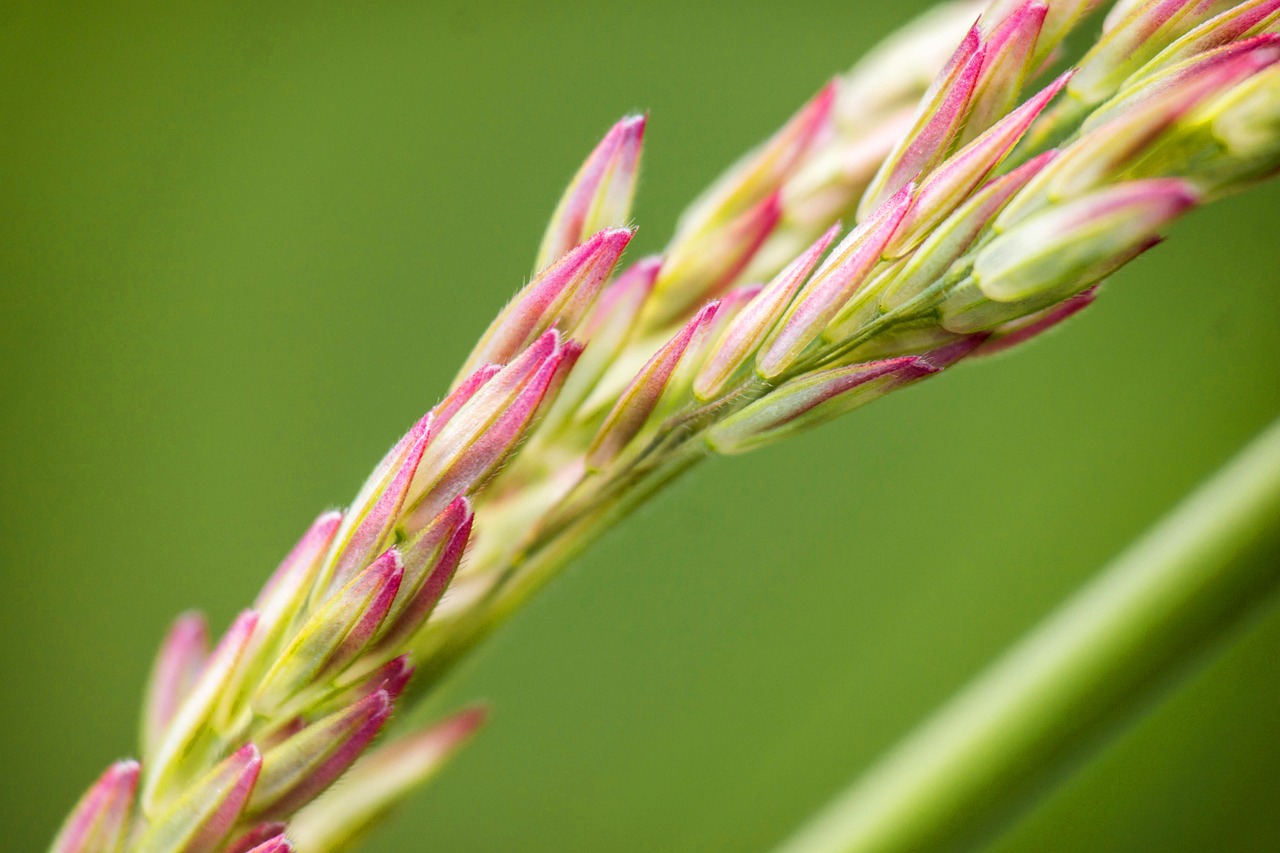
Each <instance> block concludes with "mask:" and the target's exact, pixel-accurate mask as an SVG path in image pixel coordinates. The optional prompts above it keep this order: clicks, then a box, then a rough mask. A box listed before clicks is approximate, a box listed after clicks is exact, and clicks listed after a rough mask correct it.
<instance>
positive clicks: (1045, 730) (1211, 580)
mask: <svg viewBox="0 0 1280 853" xmlns="http://www.w3.org/2000/svg"><path fill="white" fill-rule="evenodd" d="M1278 580H1280V421H1277V422H1276V423H1273V424H1272V425H1271V426H1270V427H1269V428H1268V429H1267V430H1266V431H1265V432H1264V433H1263V434H1262V435H1261V436H1259V437H1258V438H1257V439H1255V440H1254V442H1253V443H1252V444H1251V445H1250V446H1249V447H1247V448H1246V449H1245V450H1244V451H1242V452H1241V453H1240V454H1239V455H1238V456H1237V457H1236V458H1235V459H1234V460H1232V461H1231V462H1230V463H1228V465H1227V466H1226V467H1225V468H1223V469H1222V470H1221V471H1219V472H1218V473H1217V474H1216V475H1215V476H1214V477H1213V478H1212V479H1211V480H1210V481H1209V482H1208V483H1207V484H1205V485H1203V486H1202V487H1201V488H1200V489H1199V490H1198V491H1196V492H1195V493H1194V494H1193V495H1191V496H1190V497H1189V498H1187V499H1186V500H1185V501H1184V502H1183V503H1182V504H1181V505H1180V506H1179V507H1178V508H1177V509H1175V510H1174V511H1173V512H1172V513H1171V514H1170V515H1168V516H1166V517H1165V518H1164V519H1163V520H1162V521H1161V522H1160V523H1159V524H1158V525H1157V526H1156V527H1155V528H1154V529H1153V530H1151V531H1150V532H1149V533H1148V534H1147V535H1146V536H1145V537H1143V538H1142V539H1140V540H1139V541H1138V542H1137V543H1136V544H1135V545H1133V546H1132V547H1131V548H1130V549H1129V550H1128V551H1127V552H1125V553H1123V554H1121V555H1120V556H1119V557H1118V558H1116V560H1115V561H1114V562H1113V563H1112V564H1111V565H1110V566H1109V567H1108V568H1107V569H1105V570H1104V571H1103V572H1102V574H1101V575H1100V576H1099V577H1097V578H1096V579H1095V580H1094V581H1093V582H1091V583H1090V584H1088V585H1087V586H1086V587H1085V588H1084V589H1083V590H1081V591H1080V592H1079V593H1078V594H1077V595H1076V596H1075V597H1074V598H1073V599H1071V600H1070V601H1068V602H1067V603H1066V604H1064V605H1063V606H1061V607H1060V608H1059V609H1058V610H1057V611H1056V612H1055V613H1053V614H1051V615H1050V616H1049V617H1048V618H1047V619H1045V620H1044V621H1043V622H1042V623H1041V624H1040V625H1039V626H1037V627H1036V628H1035V629H1033V630H1032V631H1031V633H1030V634H1028V635H1027V636H1026V637H1024V638H1023V639H1022V640H1021V641H1020V642H1019V643H1018V644H1017V645H1016V646H1014V647H1013V648H1012V649H1011V650H1010V651H1009V652H1008V653H1006V654H1005V655H1004V657H1002V658H1001V659H1000V660H998V661H996V662H995V663H994V664H993V665H991V666H990V667H989V668H988V669H987V670H986V671H985V672H984V673H982V674H981V675H979V676H978V677H977V678H976V679H975V680H974V681H973V682H971V683H970V684H969V685H968V686H967V687H966V688H964V689H963V690H962V691H961V692H960V693H959V694H958V695H957V696H956V697H955V698H953V699H952V700H951V702H950V703H949V704H947V705H946V706H944V707H943V708H942V709H941V710H939V711H938V712H937V713H936V714H935V715H934V716H933V717H932V718H931V719H929V720H928V721H926V722H925V723H924V724H923V725H921V726H920V727H919V728H918V729H917V730H916V731H915V732H913V733H912V734H910V735H909V736H908V737H907V738H906V739H905V740H904V741H902V742H901V743H899V745H898V746H896V747H895V748H894V749H893V750H892V751H891V752H890V753H889V754H888V755H887V756H886V757H885V758H884V759H883V760H882V761H881V762H880V763H879V764H878V765H876V766H875V767H873V768H872V769H871V770H869V771H868V772H867V773H865V774H864V775H863V776H862V777H861V778H860V779H858V780H857V781H856V782H855V783H854V784H853V785H852V786H851V787H850V788H848V789H847V790H846V791H844V792H843V793H841V794H840V795H838V796H837V797H836V798H835V799H834V800H833V801H832V802H831V803H830V804H829V805H828V806H827V807H826V808H825V809H824V810H823V811H822V812H821V813H819V814H818V815H817V817H815V818H814V819H813V820H811V821H810V822H809V823H808V825H806V826H805V827H803V828H802V829H801V830H800V831H799V832H798V833H797V834H796V835H794V836H793V837H792V838H791V839H789V840H788V841H786V842H785V843H784V844H783V845H782V847H781V848H779V851H778V853H837V852H838V853H871V851H875V853H905V851H913V853H919V851H926V850H939V849H954V848H955V847H957V846H969V845H972V844H975V843H977V842H979V841H981V840H982V839H983V838H985V837H987V836H988V835H989V834H990V833H991V832H992V831H993V830H995V829H996V828H998V825H999V824H1000V823H1002V822H1006V821H1008V820H1009V819H1011V818H1012V817H1014V816H1015V815H1016V812H1017V811H1018V809H1019V808H1020V807H1022V806H1025V805H1027V804H1029V803H1030V802H1031V801H1032V800H1033V799H1034V797H1035V795H1036V794H1037V793H1038V792H1042V791H1043V790H1044V789H1046V788H1047V787H1048V783H1051V782H1052V781H1054V779H1055V778H1058V777H1060V776H1061V775H1062V773H1063V771H1065V770H1069V769H1071V766H1072V761H1073V759H1078V758H1079V757H1080V756H1081V755H1082V754H1083V753H1085V752H1087V751H1089V750H1090V749H1097V748H1098V747H1100V746H1103V745H1105V742H1106V735H1107V734H1108V733H1114V732H1116V731H1117V730H1118V728H1119V725H1120V724H1122V723H1123V722H1125V720H1126V718H1127V717H1129V716H1130V715H1132V713H1133V712H1134V711H1140V710H1141V709H1142V707H1143V706H1144V703H1148V702H1150V701H1151V700H1152V699H1153V694H1155V693H1157V689H1158V688H1159V687H1160V686H1161V685H1164V684H1167V683H1168V681H1169V679H1170V678H1171V677H1173V676H1176V675H1178V674H1181V673H1183V672H1184V671H1185V670H1186V668H1187V665H1188V664H1189V663H1191V662H1192V661H1194V660H1195V659H1196V658H1197V657H1198V656H1199V655H1200V654H1201V653H1202V652H1204V651H1205V650H1206V649H1208V648H1210V647H1212V646H1214V645H1215V644H1217V643H1220V642H1221V641H1223V640H1225V639H1226V638H1228V637H1229V636H1230V635H1231V634H1232V632H1233V631H1234V630H1235V629H1236V628H1238V627H1239V626H1240V625H1241V624H1242V623H1243V622H1244V621H1245V619H1246V617H1247V616H1248V615H1250V614H1251V613H1252V612H1254V611H1255V610H1256V609H1257V608H1258V606H1260V605H1262V604H1263V603H1264V602H1266V601H1267V599H1268V593H1270V592H1271V591H1272V590H1273V589H1274V587H1275V586H1276V582H1277V581H1278Z"/></svg>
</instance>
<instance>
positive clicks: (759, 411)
mask: <svg viewBox="0 0 1280 853" xmlns="http://www.w3.org/2000/svg"><path fill="white" fill-rule="evenodd" d="M1098 5H1100V4H1098V3H1097V2H1096V1H1095V0H1063V2H1057V0H1026V2H1016V0H995V2H992V3H991V4H989V5H988V6H986V7H985V8H984V7H982V6H981V5H975V4H972V3H958V4H952V5H948V6H946V7H943V8H941V9H940V10H938V11H936V12H935V13H933V14H931V15H929V16H927V17H926V18H925V19H923V20H922V21H921V22H919V23H917V24H915V25H913V26H911V27H909V28H908V29H907V30H906V31H904V32H903V33H902V34H900V35H899V36H897V37H895V38H894V39H893V40H891V41H890V42H889V43H888V44H887V45H886V46H885V47H884V48H882V49H881V50H880V51H877V52H876V53H875V54H873V55H872V56H871V57H869V58H868V59H867V60H866V61H864V62H863V63H862V64H860V65H858V66H857V67H855V68H854V69H853V70H852V71H851V72H849V73H848V74H845V75H841V76H838V77H836V78H835V79H834V80H832V81H831V82H830V83H828V84H827V85H826V86H824V87H823V88H821V89H820V90H819V92H818V93H817V94H816V95H815V96H814V97H813V98H812V99H811V100H810V101H809V102H808V103H807V104H805V105H804V106H802V107H801V108H800V110H799V111H798V112H797V113H796V114H795V115H794V117H793V118H791V120H790V121H788V122H787V123H786V124H785V125H784V126H783V127H782V128H781V129H780V130H778V131H777V132H776V133H775V134H774V135H773V136H772V137H771V138H770V139H768V140H766V141H765V142H764V143H763V144H762V145H760V146H759V147H758V148H756V149H754V150H753V151H751V152H749V153H748V154H747V155H745V156H744V157H743V158H742V159H741V160H740V161H739V162H738V163H736V164H735V165H733V166H732V167H731V168H729V169H728V170H727V171H726V172H725V173H724V174H723V175H722V176H721V177H720V178H719V179H718V180H716V181H715V182H714V183H713V184H712V186H711V187H710V188H709V189H707V190H706V191H704V192H703V193H702V194H701V195H699V196H698V197H697V198H696V200H695V201H694V202H693V203H692V205H691V206H690V207H689V208H688V210H687V211H686V212H685V213H684V214H683V216H682V217H681V218H680V220H679V222H678V225H677V227H676V231H675V234H674V236H673V237H672V238H671V240H670V242H669V243H668V245H667V248H666V250H665V251H664V252H663V253H661V255H659V256H655V257H651V258H642V259H639V260H633V259H631V258H624V255H625V253H626V251H627V248H628V246H629V244H630V241H631V239H632V237H633V235H634V233H635V231H634V228H633V227H632V224H631V202H632V198H633V196H634V194H635V190H636V186H637V179H638V173H639V164H640V161H641V154H642V147H643V141H644V136H645V134H646V124H647V119H646V117H644V116H629V117H626V118H623V119H622V120H621V121H619V122H618V124H616V125H615V126H614V127H613V128H612V129H610V130H609V131H608V132H607V133H606V135H605V136H604V138H603V139H602V140H601V142H600V143H599V144H598V145H597V147H596V148H595V149H594V150H593V151H592V152H591V153H590V154H589V156H588V157H587V160H586V161H585V162H584V164H583V165H582V167H581V168H580V169H579V170H578V172H577V174H576V175H575V176H574V177H573V179H572V181H571V182H570V184H569V186H568V188H567V189H566V190H565V193H564V195H563V196H562V198H561V199H560V201H559V204H558V205H557V206H556V208H555V212H554V214H553V216H552V218H551V222H550V224H549V226H548V228H547V230H546V233H545V235H544V236H543V240H542V244H541V247H540V249H539V251H538V254H537V257H536V258H535V259H534V262H533V269H534V274H533V276H532V278H531V279H530V280H529V281H528V283H527V284H526V285H525V286H524V287H523V288H522V289H520V290H519V292H518V293H517V294H516V296H515V297H514V298H513V299H512V300H511V302H510V303H509V304H508V305H507V306H506V307H505V308H503V309H502V310H501V312H500V313H499V314H498V316H497V318H496V319H495V320H494V321H493V323H492V324H491V325H490V326H489V327H488V328H487V329H486V330H484V331H483V332H482V333H481V334H480V337H479V340H478V343H477V344H476V345H475V347H474V349H473V350H472V352H471V354H470V356H469V357H468V358H467V359H466V361H465V363H464V364H463V365H462V367H461V369H460V371H459V373H458V374H457V376H458V378H457V379H456V381H455V383H454V385H453V387H452V388H451V389H448V390H447V393H445V394H444V395H443V397H442V398H441V402H440V403H439V404H438V405H437V406H435V407H434V408H433V409H431V410H430V411H428V412H426V413H424V414H423V415H422V417H421V418H420V419H419V420H418V421H417V422H416V423H414V424H413V425H412V426H411V427H410V428H409V429H408V431H407V432H406V433H405V435H404V437H403V439H402V440H401V441H400V442H398V443H397V444H396V445H395V447H393V448H392V449H391V451H390V452H388V454H387V455H386V456H385V457H384V458H383V460H382V461H381V463H380V464H379V465H378V466H377V467H376V468H375V470H374V472H373V474H372V475H371V476H370V477H369V479H368V480H367V481H366V482H365V484H364V486H363V487H362V488H361V489H360V491H359V493H358V494H357V496H356V498H355V500H354V501H353V502H352V503H351V504H350V505H349V507H348V508H347V509H346V510H345V511H343V512H341V513H337V512H331V513H326V514H323V515H321V516H320V517H319V518H318V519H317V520H316V521H315V523H314V524H313V525H312V527H311V528H310V529H309V530H308V531H306V532H305V533H304V534H303V536H302V538H301V539H300V540H299V542H298V544H297V545H296V546H295V548H294V549H293V550H292V551H291V552H290V553H289V554H288V555H287V556H286V557H285V559H284V561H283V562H282V563H281V565H280V567H279V568H278V569H277V570H276V572H275V574H274V575H272V576H271V578H270V579H269V580H268V582H267V584H266V585H265V587H264V588H263V589H262V591H261V593H260V594H259V595H258V597H257V600H256V602H255V603H254V606H253V608H252V609H250V610H246V611H245V612H244V613H243V614H241V616H239V617H238V618H237V619H236V620H235V621H234V623H233V624H232V625H231V626H230V627H229V628H228V629H227V630H226V632H225V633H224V634H223V636H222V638H221V640H219V641H218V642H217V644H216V646H215V647H214V648H213V650H212V651H210V650H209V641H208V632H207V628H206V625H205V622H204V619H203V617H201V616H200V615H199V614H194V613H193V614H187V615H184V616H182V617H180V618H179V620H178V621H177V622H176V623H175V624H174V626H173V628H172V629H171V631H170V633H169V635H168V636H167V638H165V640H164V641H163V643H162V645H161V649H160V652H159V655H158V657H157V659H156V663H155V666H154V669H153V673H152V678H151V682H150V685H149V687H148V689H147V696H146V701H145V705H144V712H143V723H142V737H141V741H142V762H141V766H139V764H137V763H133V762H121V763H119V764H116V765H113V766H112V768H111V769H109V770H108V771H107V773H106V774H105V775H104V776H103V777H102V778H101V779H100V780H99V781H98V782H97V783H96V784H95V785H94V786H93V787H92V788H91V789H90V791H89V792H88V793H87V794H85V796H84V798H83V800H82V801H81V803H80V804H79V805H78V806H77V807H76V809H75V810H74V811H73V813H72V814H71V816H70V817H69V818H68V819H67V823H66V825H65V826H64V828H63V829H62V831H61V832H60V833H59V834H58V836H57V839H56V841H55V842H54V845H53V848H52V850H53V851H54V853H90V851H93V853H101V851H118V850H126V849H127V850H136V851H145V853H226V851H235V853H241V851H255V853H284V851H289V850H292V849H294V847H295V846H296V848H297V849H298V850H299V851H304V853H323V851H329V850H338V849H343V848H344V847H345V846H346V845H349V844H350V843H352V842H353V841H354V840H355V839H357V838H359V837H360V836H361V835H362V834H363V833H364V832H366V831H367V830H368V829H369V827H371V826H372V825H373V824H374V823H376V821H378V820H380V819H381V818H382V817H383V816H385V815H386V814H387V813H388V812H390V811H391V810H392V809H393V808H394V807H395V806H396V804H397V803H399V802H400V801H401V800H403V799H404V798H405V797H406V796H407V795H408V794H409V792H410V791H412V790H413V789H414V788H415V787H416V786H417V785H419V784H421V783H422V782H423V781H424V780H425V779H427V778H428V777H429V776H430V775H432V774H433V773H434V772H435V771H436V770H437V769H438V768H439V767H440V766H441V765H442V763H443V762H444V761H445V760H447V758H448V757H449V755H451V754H452V753H453V752H454V751H455V750H456V749H458V748H459V747H460V746H461V745H462V744H463V743H464V742H465V741H466V740H467V739H468V738H469V737H470V736H471V735H472V734H473V733H474V732H475V730H476V729H477V728H478V727H479V726H480V724H481V723H482V721H483V712H481V711H479V710H472V711H465V712H462V713H461V714H459V715H456V716H454V717H451V718H449V719H446V720H444V721H443V722H438V723H435V724H431V725H427V726H425V727H420V728H418V729H417V730H416V731H414V730H410V729H409V728H408V727H404V726H401V725H399V724H398V722H397V721H396V719H395V715H396V712H397V710H399V709H403V708H405V707H407V706H411V705H413V704H414V703H415V702H416V701H417V699H418V697H420V696H421V695H423V694H424V693H425V692H426V691H428V690H430V688H431V687H432V686H433V685H434V684H436V683H437V682H438V680H439V678H440V677H441V675H442V674H443V673H444V672H446V671H447V670H448V668H449V667H450V666H451V665H452V664H453V663H454V662H455V661H456V660H457V659H458V658H459V657H461V656H462V655H464V654H465V653H466V652H467V651H468V650H469V649H470V648H472V647H473V646H474V645H475V644H476V643H477V642H478V641H479V640H481V639H482V638H483V637H484V636H486V635H487V634H488V633H489V632H490V631H492V630H493V629H494V628H495V627H496V626H497V625H499V624H500V623H501V622H502V621H503V620H504V619H505V618H506V617H507V616H508V615H509V614H510V613H512V612H513V611H514V610H515V609H516V608H517V607H519V605H520V604H522V603H523V602H524V601H525V600H527V599H528V597H529V596H530V595H532V594H533V593H534V592H535V591H536V590H537V589H538V588H539V587H540V586H541V585H542V584H544V583H546V582H547V580H549V579H550V578H551V577H553V576H554V575H555V574H556V572H557V571H558V570H559V569H560V568H562V567H563V566H564V565H565V563H566V562H567V561H568V560H569V559H570V558H572V557H573V556H574V555H575V554H577V553H578V552H579V551H581V550H582V549H583V548H585V547H586V546H587V545H589V544H590V543H591V542H592V541H593V540H594V539H595V538H596V537H597V536H599V535H600V534H602V533H603V532H605V531H606V530H608V529H609V528H610V527H611V526H612V525H614V524H615V523H617V522H618V521H619V520H620V519H622V518H623V517H625V516H626V515H627V514H628V513H629V512H630V511H631V510H633V509H634V508H635V507H637V506H639V505H640V504H641V503H643V502H644V501H645V500H647V499H648V498H649V497H651V496H652V495H654V494H655V493H657V492H658V491H659V490H660V489H661V488H662V487H663V486H665V485H666V484H667V483H669V482H671V481H672V480H673V479H675V478H677V477H678V476H680V475H681V474H683V473H684V472H685V471H687V470H689V469H690V468H692V467H693V466H695V465H696V464H697V463H698V462H699V461H701V460H703V459H706V458H708V457H710V456H713V455H717V454H720V455H736V454H740V453H743V452H745V451H748V450H751V449H754V448H757V447H760V446H764V445H767V444H769V443H772V442H774V441H778V440H781V439H782V438H785V437H789V436H792V435H795V434H798V433H801V432H804V431H806V430H809V429H811V428H813V427H815V426H817V425H819V424H821V423H824V422H826V421H828V420H830V419H832V418H834V417H837V416H839V415H841V414H844V413H846V412H848V411H850V410H852V409H854V408H857V407H860V406H862V405H865V404H866V403H869V402H871V401H872V400H875V399H878V398H880V397H882V396H884V395H886V394H889V393H892V392H894V391H897V390H899V389H902V388H905V387H907V386H910V385H914V384H916V383H918V382H920V381H921V380H925V379H929V378H931V377H936V376H939V375H940V374H943V373H945V372H946V371H947V370H949V369H950V368H951V367H952V366H953V365H955V364H957V363H958V362H961V361H963V360H964V359H966V358H968V357H970V356H972V355H982V354H986V353H991V352H997V351H1003V350H1007V349H1009V348H1011V347H1013V346H1015V345H1018V344H1020V343H1022V342H1024V341H1026V340H1027V339H1029V338H1031V337H1033V336H1035V335H1037V334H1039V333H1041V332H1043V331H1044V330H1046V329H1049V328H1052V327H1054V326H1056V325H1057V324H1059V323H1061V322H1062V321H1063V320H1065V319H1067V318H1068V317H1070V316H1072V315H1074V314H1075V313H1076V312H1078V311H1079V310H1081V309H1082V308H1084V307H1086V306H1087V305H1089V304H1091V303H1092V302H1093V301H1094V300H1095V298H1097V297H1098V296H1099V294H1100V293H1101V290H1100V288H1101V287H1102V286H1103V283H1104V281H1105V279H1106V278H1107V277H1108V276H1109V275H1110V274H1112V273H1113V272H1114V271H1115V270H1117V269H1118V268H1120V267H1121V266H1123V265H1124V264H1127V263H1129V262H1130V261H1132V260H1133V259H1134V258H1136V257H1138V256H1139V255H1141V254H1142V253H1143V252H1145V251H1146V250H1148V249H1150V248H1151V247H1152V246H1154V245H1156V244H1157V243H1158V242H1159V240H1160V239H1161V234H1162V232H1163V231H1164V230H1165V228H1166V227H1167V226H1168V225H1169V224H1170V223H1172V222H1173V221H1174V220H1176V219H1177V218H1178V217H1180V216H1182V215H1183V214H1185V213H1186V212H1187V211H1188V210H1190V209H1192V208H1193V207H1195V206H1196V205H1198V204H1203V203H1206V202H1209V201H1213V200H1216V199H1219V198H1222V197H1224V196H1228V195H1230V194H1232V193H1235V192H1238V191H1241V190H1243V189H1245V188H1247V187H1249V186H1252V185H1253V184H1255V183H1257V182H1259V181H1261V180H1265V179H1267V178H1269V177H1271V176H1272V175H1274V174H1275V173H1276V171H1277V169H1280V66H1278V65H1277V62H1278V61H1280V46H1278V45H1277V41H1278V40H1280V35H1277V32H1276V29H1277V21H1278V20H1280V3H1278V2H1276V0H1247V1H1246V2H1240V3H1230V2H1221V0H1219V2H1205V1H1204V0H1195V2H1188V0H1146V2H1126V3H1121V4H1118V5H1117V6H1116V7H1115V8H1114V9H1113V10H1112V11H1111V13H1110V14H1109V15H1108V16H1107V18H1106V22H1105V26H1104V32H1103V34H1102V36H1101V37H1100V39H1099V40H1098V41H1097V42H1096V44H1095V45H1094V46H1093V47H1092V48H1091V49H1089V50H1088V51H1087V52H1086V53H1085V55H1084V56H1083V57H1082V58H1081V59H1080V60H1079V62H1078V63H1077V64H1076V65H1075V66H1074V67H1073V68H1070V69H1068V70H1066V71H1065V72H1064V73H1061V74H1059V75H1058V76H1056V77H1052V78H1050V75H1049V74H1046V73H1045V71H1046V68H1048V67H1049V66H1052V65H1054V64H1055V63H1058V62H1060V61H1061V59H1062V58H1063V57H1064V56H1065V51H1066V47H1065V40H1066V38H1067V36H1068V35H1069V34H1070V33H1071V32H1072V30H1073V28H1075V27H1077V26H1078V25H1080V24H1081V22H1086V21H1091V20H1093V19H1092V18H1091V17H1090V13H1091V12H1092V11H1093V10H1094V8H1095V7H1096V6H1098ZM1042 75H1043V77H1044V78H1045V79H1044V80H1041V81H1040V82H1038V83H1035V84H1034V85H1035V87H1038V88H1032V84H1033V81H1036V80H1037V79H1038V78H1040V77H1041V76H1042ZM1024 90H1028V91H1030V94H1027V91H1024ZM842 222H843V223H849V225H848V227H847V228H846V227H845V226H843V225H842V224H841V223H842ZM384 734H385V735H388V736H389V740H388V742H387V743H385V744H376V740H377V738H378V737H380V736H383V735H384ZM339 780H341V781H340V782H339ZM335 783H337V784H335ZM135 789H137V790H136V791H135Z"/></svg>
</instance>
